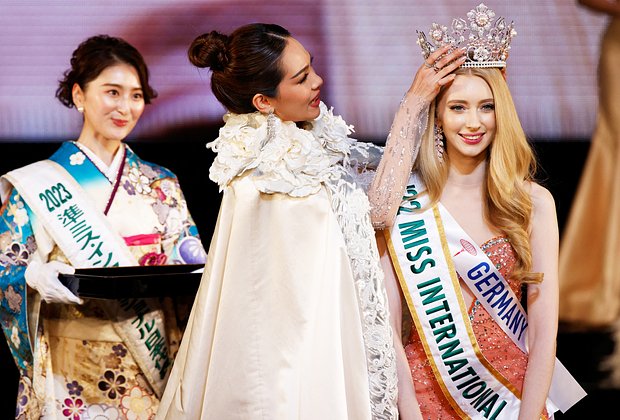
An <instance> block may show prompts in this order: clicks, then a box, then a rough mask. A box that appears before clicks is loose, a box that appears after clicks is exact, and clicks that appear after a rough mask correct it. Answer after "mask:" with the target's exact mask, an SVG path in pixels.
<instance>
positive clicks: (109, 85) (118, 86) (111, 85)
mask: <svg viewBox="0 0 620 420" xmlns="http://www.w3.org/2000/svg"><path fill="white" fill-rule="evenodd" d="M101 86H105V87H115V88H119V89H123V86H122V85H119V84H117V83H104V84H102V85H101ZM130 89H131V90H142V86H135V87H132V88H130Z"/></svg>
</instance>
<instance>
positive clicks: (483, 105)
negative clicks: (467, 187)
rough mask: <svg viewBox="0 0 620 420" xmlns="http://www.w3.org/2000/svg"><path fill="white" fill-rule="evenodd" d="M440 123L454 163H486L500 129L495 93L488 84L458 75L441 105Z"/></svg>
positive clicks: (438, 105) (480, 79)
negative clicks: (497, 130)
mask: <svg viewBox="0 0 620 420" xmlns="http://www.w3.org/2000/svg"><path fill="white" fill-rule="evenodd" d="M436 123H437V125H438V126H441V127H442V128H443V132H444V137H445V139H446V151H447V153H448V156H449V157H450V163H451V164H458V163H459V162H472V163H474V164H477V163H479V162H481V161H483V160H484V159H485V158H486V150H487V148H488V147H489V145H490V144H491V142H492V141H493V139H494V138H495V128H496V126H495V104H494V100H493V92H492V91H491V88H490V87H489V85H488V84H487V82H485V81H484V79H482V78H481V77H478V76H473V75H457V76H456V77H455V79H454V81H453V82H452V84H451V85H450V86H449V87H448V88H447V90H446V91H445V92H444V93H443V94H442V96H441V98H440V99H439V102H438V103H437V121H436Z"/></svg>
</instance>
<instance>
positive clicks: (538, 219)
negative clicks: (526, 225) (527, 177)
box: [527, 182, 557, 227]
mask: <svg viewBox="0 0 620 420" xmlns="http://www.w3.org/2000/svg"><path fill="white" fill-rule="evenodd" d="M527 185H528V190H529V193H530V197H531V198H532V226H533V227H534V226H540V225H541V224H542V225H547V226H548V225H555V226H557V214H556V209H555V200H554V199H553V195H552V194H551V192H549V190H548V189H546V188H545V187H543V186H542V185H540V184H537V183H536V182H528V183H527Z"/></svg>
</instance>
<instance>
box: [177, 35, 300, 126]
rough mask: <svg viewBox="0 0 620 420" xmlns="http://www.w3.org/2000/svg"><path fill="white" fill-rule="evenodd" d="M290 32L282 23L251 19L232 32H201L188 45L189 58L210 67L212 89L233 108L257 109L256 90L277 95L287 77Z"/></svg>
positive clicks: (247, 111)
mask: <svg viewBox="0 0 620 420" xmlns="http://www.w3.org/2000/svg"><path fill="white" fill-rule="evenodd" d="M290 36H291V34H290V32H289V31H287V30H286V29H284V28H283V27H281V26H278V25H273V24H266V23H252V24H249V25H245V26H242V27H240V28H238V29H236V30H235V31H234V32H233V33H232V34H230V36H226V35H223V34H221V33H219V32H217V31H211V32H209V33H206V34H202V35H200V36H199V37H197V38H196V39H194V41H193V42H192V44H191V45H190V47H189V50H188V56H189V61H191V63H192V64H193V65H195V66H196V67H209V68H210V69H211V71H212V72H213V74H212V75H211V89H212V90H213V94H214V95H215V97H216V98H217V99H218V101H220V102H221V103H222V105H224V106H225V107H226V108H227V109H228V110H229V111H230V112H234V113H236V114H246V113H250V112H256V108H254V105H253V104H252V98H254V95H256V94H257V93H260V94H263V95H265V96H268V97H271V98H274V97H276V96H277V94H278V85H279V84H280V82H281V81H282V78H283V77H284V71H283V70H282V68H281V65H280V62H281V58H282V52H283V51H284V48H285V47H286V42H287V39H288V38H289V37H290Z"/></svg>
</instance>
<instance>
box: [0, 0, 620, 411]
mask: <svg viewBox="0 0 620 420" xmlns="http://www.w3.org/2000/svg"><path fill="white" fill-rule="evenodd" d="M485 3H486V4H487V6H489V7H490V8H492V9H493V10H495V12H496V14H497V15H499V16H506V17H507V18H508V19H509V20H514V21H515V23H516V29H517V32H518V36H517V37H516V38H515V39H514V41H513V43H512V51H511V55H510V59H509V61H508V62H509V67H508V82H509V85H510V87H511V90H512V94H513V97H514V100H515V103H516V105H517V109H518V111H519V115H520V118H521V121H522V123H523V126H524V129H525V131H526V133H527V135H528V137H529V138H530V139H531V141H532V143H533V145H534V147H535V149H536V152H537V154H538V157H539V160H540V163H541V165H540V166H541V171H540V174H539V179H540V181H541V182H542V183H543V184H544V185H545V186H546V187H547V188H549V189H550V190H551V192H552V193H553V195H554V197H555V199H556V205H557V209H558V220H559V224H560V228H562V227H563V226H564V223H565V220H566V216H567V213H568V211H569V208H570V205H571V201H572V198H573V194H574V191H575V188H576V186H577V183H578V180H579V176H580V174H581V169H582V166H583V163H584V160H585V158H586V156H587V152H588V148H589V139H590V136H591V134H592V131H593V129H594V124H595V120H596V113H597V88H596V64H597V60H598V53H599V40H600V35H601V32H602V30H603V29H604V27H605V19H604V18H603V17H601V16H598V15H595V14H592V13H590V12H588V11H586V10H585V9H582V8H579V7H578V6H577V5H576V4H575V3H574V2H573V1H570V0H569V1H567V0H538V1H526V0H511V1H509V0H489V1H487V2H485ZM476 4H477V1H476V0H473V1H468V2H464V1H462V0H434V1H433V2H430V1H428V0H312V1H310V0H291V1H286V0H270V1H264V0H260V1H259V0H245V1H243V0H242V1H225V0H221V1H215V0H131V1H126V0H125V1H119V0H105V1H104V0H82V1H70V0H55V1H53V2H52V1H45V0H19V1H9V0H0V173H5V172H7V171H8V170H11V169H14V168H17V167H19V166H22V165H25V164H27V163H31V162H34V161H36V160H39V159H44V158H46V157H48V156H49V155H50V154H51V153H52V152H53V151H54V150H55V149H56V148H57V147H58V144H59V142H61V141H64V140H72V139H75V138H77V136H78V134H79V129H80V123H81V118H80V116H79V114H78V113H77V111H75V110H69V109H66V108H64V107H63V106H62V105H61V104H60V102H58V101H57V100H56V99H55V98H54V93H55V90H56V87H57V81H58V80H59V79H60V78H61V76H62V73H63V72H64V71H65V70H66V69H67V68H68V66H69V58H70V56H71V53H72V51H73V50H74V49H75V48H76V47H77V45H78V44H79V43H80V42H81V41H83V40H84V39H86V38H87V37H89V36H91V35H95V34H102V33H106V34H110V35H113V36H119V37H122V38H125V39H126V40H127V41H129V42H131V43H132V44H133V45H135V46H136V47H137V48H138V49H139V50H140V51H141V52H142V54H143V55H144V57H145V59H146V61H147V63H148V64H149V66H150V70H151V81H152V85H153V86H154V87H155V88H156V90H157V91H158V92H159V97H158V98H157V99H155V100H154V102H153V104H152V105H150V106H148V107H147V109H146V111H145V113H144V116H143V117H142V119H141V121H140V122H139V124H138V127H137V128H136V130H134V132H133V133H132V135H131V137H130V138H129V140H128V143H129V144H130V146H131V147H132V148H133V149H134V150H135V151H136V152H137V153H138V154H139V155H140V156H141V157H142V158H144V159H147V160H151V161H154V162H156V163H158V164H161V165H164V166H166V167H168V168H169V169H171V170H172V171H173V172H175V173H176V174H177V175H178V176H179V179H180V181H181V185H182V187H183V190H184V192H185V195H186V197H187V201H188V205H189V208H190V211H191V212H192V215H193V216H194V219H195V221H196V223H197V224H198V227H199V230H200V232H201V236H202V240H203V243H204V244H205V246H207V247H208V244H209V240H210V236H211V232H212V230H213V227H214V224H215V220H216V217H217V211H218V208H219V201H220V197H219V195H218V192H217V187H216V186H215V184H213V183H212V182H210V181H209V179H208V168H209V166H210V163H211V160H212V158H213V156H212V154H211V153H210V151H208V150H207V149H206V148H205V144H206V143H207V142H209V141H211V140H213V139H215V137H216V136H217V130H218V128H219V126H220V125H221V121H222V120H221V117H222V115H223V112H224V110H223V108H222V107H221V106H220V105H219V103H217V101H216V100H215V98H214V97H213V95H212V94H211V92H210V89H209V72H208V70H206V69H205V70H197V69H196V68H194V67H193V66H191V65H190V64H189V62H188V61H187V58H186V49H187V46H188V45H189V44H190V42H191V41H192V40H193V39H194V37H196V36H197V35H199V34H201V33H204V32H208V31H210V30H214V29H215V30H219V31H223V32H226V33H228V32H230V31H231V30H232V29H234V28H235V27H237V26H239V25H242V24H246V23H250V22H270V23H278V24H280V25H282V26H284V27H286V28H287V29H289V30H290V31H291V32H292V33H293V35H294V36H295V37H296V38H298V39H299V40H300V41H301V42H302V43H303V44H304V46H305V47H306V48H307V49H308V51H310V52H311V53H312V54H313V56H314V64H315V68H316V70H317V72H318V73H319V74H320V75H321V76H322V77H323V79H324V80H325V85H324V88H323V89H322V92H323V93H322V99H323V101H324V102H326V103H327V104H328V105H330V106H334V108H335V111H336V113H338V114H341V115H342V116H343V117H344V118H345V119H346V121H347V122H348V123H350V124H354V125H355V135H356V137H357V138H359V139H362V140H366V141H373V142H376V143H383V142H384V140H385V136H386V134H387V132H388V130H389V127H390V123H391V120H392V117H393V114H394V112H395V110H396V108H397V106H398V103H399V101H400V99H401V97H402V94H403V93H404V92H405V90H406V89H407V88H408V87H409V85H410V83H411V80H412V78H413V75H414V73H415V71H416V69H417V68H418V66H419V65H420V64H421V62H422V57H421V55H420V50H419V47H418V46H417V45H416V42H415V41H416V30H423V31H425V32H427V31H428V29H429V27H430V24H431V22H438V23H441V24H444V25H449V24H450V23H451V20H452V18H453V17H465V13H466V12H467V11H468V10H469V9H471V8H473V7H474V6H475V5H476ZM0 342H1V343H0V377H2V378H3V380H2V381H1V382H2V384H1V385H0V387H1V390H0V392H1V394H0V395H2V397H0V419H5V418H7V419H8V418H12V416H13V413H14V407H15V403H14V401H15V395H16V392H17V387H16V378H17V372H16V370H15V368H14V365H13V362H12V360H11V358H10V355H9V354H8V350H7V348H6V344H5V342H4V340H3V339H2V340H0ZM613 345H614V344H613V341H612V339H611V336H610V332H609V331H607V330H598V331H593V330H579V329H576V328H575V326H567V325H562V326H561V330H560V334H559V337H558V357H559V358H560V359H561V360H562V361H563V362H564V364H565V365H566V366H567V367H568V368H569V369H570V370H571V371H572V373H573V374H574V375H575V376H576V377H577V379H578V380H580V382H581V383H582V385H583V386H584V387H585V388H586V390H587V391H588V392H589V396H588V397H586V399H584V400H583V401H582V402H580V403H579V404H578V405H577V406H576V407H575V408H574V409H572V410H571V411H569V413H568V414H567V415H558V416H557V418H566V419H568V418H575V419H577V418H583V417H584V416H585V415H592V414H597V413H604V412H608V411H607V407H610V406H611V401H612V400H614V399H617V398H618V397H620V391H619V390H618V389H616V388H614V387H613V386H609V385H606V381H605V379H606V377H607V376H608V375H609V374H610V372H607V371H605V370H604V369H603V368H602V367H601V366H600V363H599V362H600V360H601V359H602V358H604V357H605V356H606V355H608V354H610V353H611V352H612V350H613Z"/></svg>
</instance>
